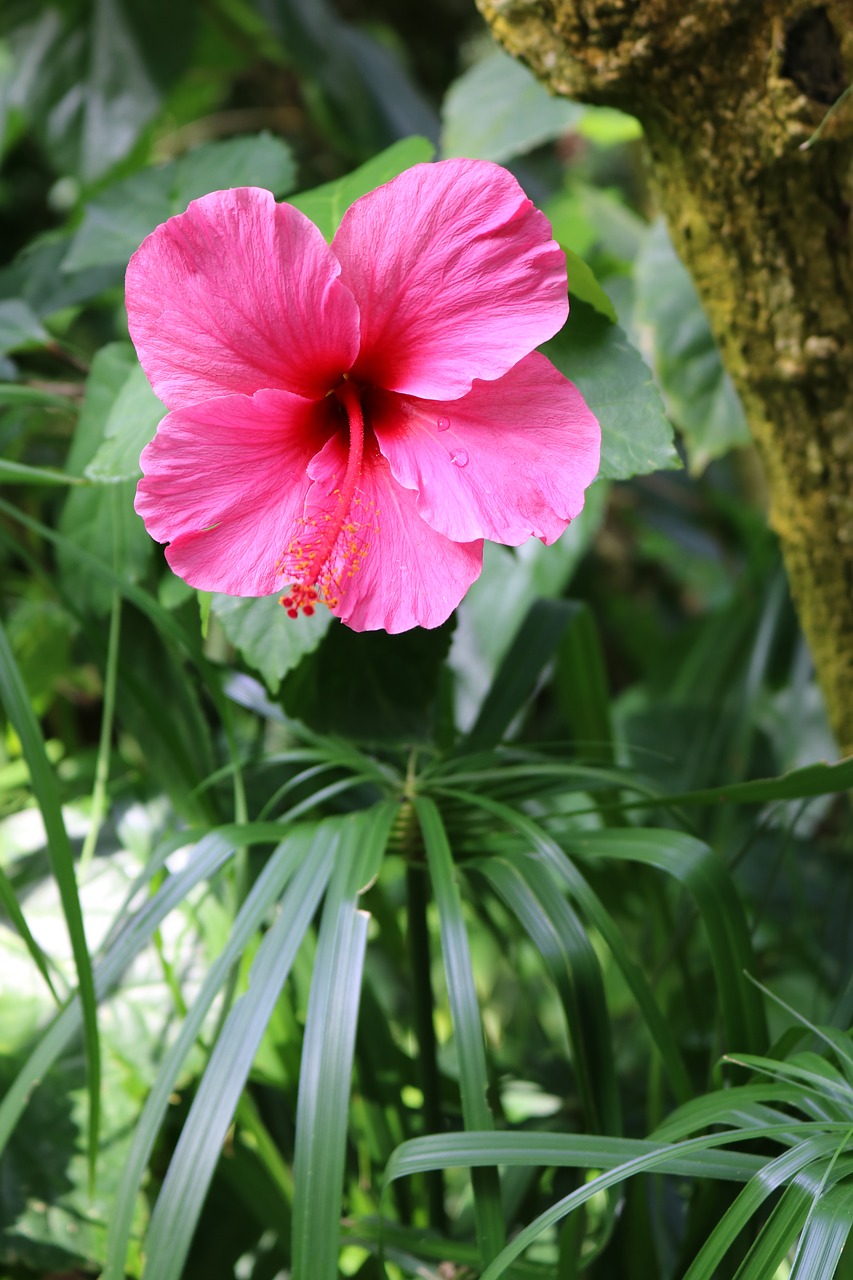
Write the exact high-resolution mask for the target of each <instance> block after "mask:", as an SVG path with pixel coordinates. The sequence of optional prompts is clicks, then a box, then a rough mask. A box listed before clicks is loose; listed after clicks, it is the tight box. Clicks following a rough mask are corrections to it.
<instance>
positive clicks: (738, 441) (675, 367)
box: [634, 219, 750, 474]
mask: <svg viewBox="0 0 853 1280" xmlns="http://www.w3.org/2000/svg"><path fill="white" fill-rule="evenodd" d="M634 283H635V288H636V319H637V321H638V323H639V324H640V325H641V326H644V327H645V328H646V329H647V330H648V332H649V333H650V336H651V344H652V363H653V365H654V369H655V372H656V374H657V376H658V380H659V382H660V385H661V389H662V390H663V394H664V399H665V401H666V404H667V408H668V410H669V413H670V416H671V417H672V418H673V420H674V421H675V422H676V423H677V424H678V426H679V427H680V428H681V430H682V432H683V433H684V438H685V443H686V446H687V453H688V457H689V460H690V470H691V471H692V472H693V473H694V474H700V473H701V472H702V471H704V470H705V467H706V466H707V465H708V463H709V462H711V461H712V460H713V459H714V458H719V457H721V456H722V455H723V454H725V453H728V451H729V449H732V448H736V447H738V446H742V445H746V444H748V443H749V440H750V435H749V428H748V426H747V422H746V417H745V415H744V412H743V408H742V406H741V403H740V399H739V398H738V394H737V392H736V391H735V389H734V386H733V384H732V380H731V378H730V377H729V375H728V374H727V373H726V371H725V369H724V368H723V364H722V361H721V359H720V352H719V349H718V347H717V344H716V342H715V341H714V336H713V334H712V333H711V326H710V325H709V324H708V321H707V318H706V316H705V312H704V311H703V310H702V304H701V303H700V301H699V295H698V294H697V292H696V288H695V286H694V284H693V281H692V279H691V278H690V274H689V272H688V271H687V269H686V268H685V267H684V266H682V264H681V262H680V260H679V258H678V256H677V254H676V252H675V249H674V248H673V246H672V241H671V240H670V238H669V233H668V232H667V229H666V223H665V222H664V221H663V219H660V220H659V221H658V222H656V223H655V224H654V226H653V227H651V228H650V229H649V231H648V232H647V234H646V237H645V243H644V245H643V247H642V249H641V250H640V255H639V257H638V259H637V263H636V268H635V272H634Z"/></svg>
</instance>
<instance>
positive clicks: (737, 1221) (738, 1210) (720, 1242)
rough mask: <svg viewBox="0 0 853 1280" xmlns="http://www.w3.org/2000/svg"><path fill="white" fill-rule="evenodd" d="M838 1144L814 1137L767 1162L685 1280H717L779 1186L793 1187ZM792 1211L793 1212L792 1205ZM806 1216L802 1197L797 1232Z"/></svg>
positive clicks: (727, 1215)
mask: <svg viewBox="0 0 853 1280" xmlns="http://www.w3.org/2000/svg"><path fill="white" fill-rule="evenodd" d="M836 1142H837V1138H833V1137H831V1136H830V1135H827V1134H823V1135H819V1136H817V1137H810V1138H808V1139H805V1140H804V1141H802V1142H799V1143H797V1145H796V1146H795V1147H793V1148H792V1149H791V1150H790V1151H785V1152H783V1154H782V1155H780V1156H777V1157H776V1159H775V1160H765V1162H764V1167H763V1168H762V1169H761V1171H760V1172H759V1173H757V1174H756V1175H755V1176H754V1177H753V1178H751V1179H750V1181H749V1182H748V1183H747V1185H746V1186H745V1187H744V1189H743V1190H742V1191H741V1192H740V1193H739V1195H738V1196H737V1199H736V1200H735V1201H734V1202H733V1203H732V1204H731V1205H730V1206H729V1208H728V1209H727V1210H726V1212H725V1214H724V1215H723V1217H722V1218H721V1219H720V1221H719V1222H718V1223H717V1224H716V1226H715V1227H714V1230H713V1231H712V1232H711V1234H710V1235H709V1236H708V1238H707V1239H706V1241H705V1242H704V1244H703V1246H702V1248H701V1250H700V1251H699V1253H698V1254H697V1256H696V1258H695V1259H694V1260H693V1263H692V1265H691V1267H690V1269H689V1270H688V1272H687V1275H686V1276H685V1280H700V1278H704V1280H713V1277H714V1276H716V1275H718V1274H719V1271H718V1267H719V1264H720V1262H721V1261H722V1259H723V1258H724V1257H725V1255H726V1253H727V1252H728V1251H729V1249H730V1248H731V1246H732V1244H733V1243H734V1241H735V1240H736V1239H737V1237H738V1236H739V1234H740V1232H741V1231H742V1230H743V1228H744V1227H745V1226H746V1224H747V1223H748V1222H749V1221H750V1220H751V1219H752V1218H753V1217H754V1216H755V1214H756V1213H757V1212H758V1211H759V1210H760V1209H761V1207H762V1206H763V1205H764V1203H765V1201H766V1200H767V1199H768V1197H769V1196H771V1195H772V1194H773V1192H774V1191H775V1190H776V1189H777V1188H778V1187H781V1186H785V1185H786V1184H790V1183H791V1182H792V1180H793V1179H794V1178H796V1177H797V1175H798V1174H801V1172H802V1171H803V1170H804V1169H807V1168H808V1166H809V1165H811V1164H813V1163H814V1162H815V1161H816V1160H818V1159H819V1158H820V1157H821V1156H825V1155H827V1154H829V1153H830V1152H831V1150H832V1147H833V1145H834V1144H835V1143H836ZM788 1208H789V1210H790V1208H791V1206H790V1204H789V1206H788ZM805 1213H806V1204H805V1203H804V1202H803V1201H800V1200H799V1198H798V1200H797V1205H796V1209H795V1214H796V1217H797V1221H796V1223H795V1230H799V1226H800V1225H801V1224H802V1221H803V1219H804V1218H805ZM800 1214H801V1215H802V1216H800ZM770 1274H771V1275H772V1274H773V1272H772V1271H771V1272H770Z"/></svg>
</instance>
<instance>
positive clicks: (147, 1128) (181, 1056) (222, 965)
mask: <svg viewBox="0 0 853 1280" xmlns="http://www.w3.org/2000/svg"><path fill="white" fill-rule="evenodd" d="M313 838H314V830H313V828H312V827H309V826H306V827H302V828H296V829H295V830H294V831H292V832H289V833H288V835H287V837H286V838H285V840H283V841H282V843H281V844H280V845H279V846H278V848H277V849H276V850H275V852H274V853H273V854H272V856H271V857H270V859H269V861H268V862H267V863H266V865H265V867H264V869H263V871H262V872H261V874H260V875H259V876H258V879H257V880H256V881H255V883H254V885H253V886H252V888H251V890H250V892H249V895H248V897H247V898H246V901H245V902H244V903H243V906H242V907H241V909H240V912H239V913H238V915H237V917H236V919H235V920H234V924H233V926H232V929H231V932H230V934H229V937H228V942H227V944H226V945H225V947H223V949H222V951H221V952H220V954H219V955H218V956H217V957H216V959H215V960H214V962H213V964H212V965H211V966H210V969H209V970H208V973H207V975H206V977H205V980H204V983H203V984H202V987H201V989H200V991H199V993H198V995H197V996H196V999H195V1001H194V1002H193V1005H192V1008H191V1009H190V1010H189V1012H188V1014H187V1016H186V1018H185V1019H184V1022H183V1024H182V1025H181V1029H180V1031H179V1033H178V1035H177V1037H176V1039H175V1041H174V1043H173V1044H172V1045H171V1046H170V1048H169V1051H168V1053H167V1054H166V1056H165V1058H164V1060H163V1063H162V1065H161V1067H160V1070H159V1071H158V1073H157V1079H156V1080H155V1082H154V1085H153V1087H152V1089H151V1092H150V1093H149V1095H148V1097H147V1099H146V1101H145V1106H144V1108H143V1110H142V1114H141V1115H140V1117H139V1120H138V1121H137V1125H136V1130H135V1132H134V1137H133V1143H132V1145H131V1148H130V1151H129V1152H128V1155H127V1159H126V1161H125V1166H124V1170H123V1173H122V1180H121V1183H120V1185H119V1188H118V1191H117V1192H116V1198H115V1201H114V1203H113V1209H112V1216H111V1218H110V1224H109V1231H108V1235H107V1244H106V1266H105V1269H104V1280H121V1277H123V1276H124V1274H125V1258H126V1256H127V1249H128V1242H129V1239H130V1233H131V1228H132V1221H133V1213H134V1209H135V1206H136V1197H137V1194H138V1191H139V1188H140V1185H141V1183H142V1179H143V1177H144V1174H145V1169H146V1166H147V1164H148V1160H149V1158H150V1155H151V1151H152V1149H153V1147H154V1144H155V1142H156V1139H157V1134H158V1133H159V1131H160V1126H161V1125H162V1122H163V1118H164V1116H165V1114H166V1111H167V1109H168V1106H169V1099H170V1097H171V1095H172V1091H173V1090H174V1087H175V1084H176V1082H177V1080H178V1077H179V1075H180V1072H181V1069H182V1067H183V1064H184V1062H185V1060H186V1057H187V1055H188V1054H189V1052H190V1050H191V1049H192V1047H193V1045H194V1044H195V1042H196V1040H197V1038H198V1035H199V1033H200V1031H201V1028H202V1025H203V1023H204V1019H205V1017H206V1015H207V1013H208V1011H209V1009H210V1007H211V1005H212V1004H213V1001H214V1000H215V998H216V995H217V993H218V992H219V991H220V990H221V988H222V986H223V985H224V984H225V983H226V982H227V980H228V977H229V975H230V973H231V971H232V969H233V967H234V965H235V964H237V963H238V961H239V959H240V956H241V955H242V953H243V951H244V950H245V948H246V947H247V946H248V944H249V942H250V941H251V939H252V938H253V937H254V935H255V933H256V932H257V930H258V929H259V928H260V926H261V924H262V923H263V921H264V919H265V917H266V915H267V913H268V911H269V909H270V907H271V906H272V905H273V904H274V903H275V901H276V900H277V899H278V897H279V896H280V895H281V893H282V892H283V890H284V888H285V885H286V884H287V883H288V881H289V880H290V879H291V877H292V876H293V875H294V874H295V872H296V870H297V869H298V867H299V866H300V865H301V864H302V862H303V860H304V859H305V857H306V856H307V854H308V851H309V849H310V847H311V842H312V840H313Z"/></svg>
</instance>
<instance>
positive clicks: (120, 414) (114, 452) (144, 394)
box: [84, 365, 166, 482]
mask: <svg viewBox="0 0 853 1280" xmlns="http://www.w3.org/2000/svg"><path fill="white" fill-rule="evenodd" d="M165 414H166V406H165V405H164V404H163V403H162V401H160V400H158V399H157V397H156V396H155V394H154V392H153V391H152V390H151V386H150V383H149V382H148V379H147V378H146V376H145V374H144V372H143V371H142V368H141V366H139V365H136V366H134V368H132V369H131V370H130V373H129V374H128V375H127V378H126V379H125V381H124V383H123V385H122V388H121V390H120V391H119V393H118V395H117V396H116V398H115V401H114V402H113V406H112V408H111V409H110V412H109V415H108V417H107V420H106V423H105V424H104V438H103V442H102V444H100V445H99V446H98V450H97V452H96V453H95V456H94V457H93V458H92V461H91V462H89V463H88V464H87V466H86V469H85V472H84V474H85V475H86V476H87V477H88V479H90V480H101V481H107V482H115V481H117V480H137V479H138V478H139V476H140V475H141V474H142V472H141V469H140V466H139V455H140V453H141V452H142V450H143V449H144V448H145V446H146V445H147V444H148V442H149V441H150V440H152V439H153V437H154V432H155V431H156V430H157V424H158V423H159V422H160V420H161V418H163V417H164V416H165Z"/></svg>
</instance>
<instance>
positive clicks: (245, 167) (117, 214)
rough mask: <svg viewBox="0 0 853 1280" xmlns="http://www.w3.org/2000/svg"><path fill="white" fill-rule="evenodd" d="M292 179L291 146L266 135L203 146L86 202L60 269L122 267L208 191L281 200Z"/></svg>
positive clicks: (146, 171)
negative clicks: (243, 191) (239, 191)
mask: <svg viewBox="0 0 853 1280" xmlns="http://www.w3.org/2000/svg"><path fill="white" fill-rule="evenodd" d="M295 176H296V168H295V165H294V161H293V155H292V152H291V150H290V148H289V147H288V145H287V143H285V142H282V140H281V139H280V138H275V137H273V135H272V134H270V133H259V134H256V135H253V136H250V137H245V138H229V139H227V140H226V141H224V142H206V143H204V144H203V145H202V146H200V147H198V148H196V150H195V151H189V152H187V154H186V155H184V156H181V157H180V159H179V160H172V161H170V163H169V164H164V165H160V166H159V167H158V168H153V169H145V170H143V171H142V172H141V173H135V174H133V175H132V176H131V177H129V178H125V179H123V180H122V181H121V182H116V183H113V184H112V186H109V187H107V188H106V190H105V191H103V192H101V193H100V194H99V195H97V196H96V197H95V198H94V199H93V200H91V201H90V202H89V203H88V204H87V205H86V209H85V212H84V215H83V223H82V225H81V227H80V229H79V231H77V233H76V235H75V236H74V239H73V241H72V243H71V248H70V249H69V251H68V253H67V255H66V256H65V258H64V259H63V262H62V270H63V271H64V272H74V271H81V270H83V269H84V268H87V267H96V266H101V265H102V264H104V263H107V262H120V263H126V262H127V260H128V258H129V257H130V255H131V254H132V253H134V252H135V250H136V249H138V248H139V245H140V244H141V243H142V241H143V240H144V239H145V237H146V236H147V235H148V234H149V233H150V232H151V231H153V230H154V228H155V227H156V226H159V224H160V223H161V222H165V221H166V219H167V218H171V217H172V216H173V215H174V214H176V213H183V212H184V210H185V209H186V207H187V205H188V204H189V203H190V201H191V200H196V199H197V198H198V197H199V196H203V195H207V193H208V192H210V191H221V190H224V189H225V188H226V187H265V188H266V189H267V190H268V191H272V193H273V195H276V196H282V195H285V194H286V193H287V192H288V191H290V189H291V187H292V186H293V182H294V179H295Z"/></svg>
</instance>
